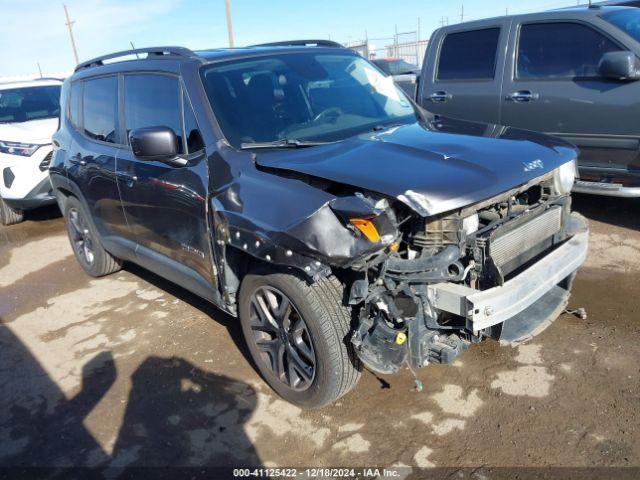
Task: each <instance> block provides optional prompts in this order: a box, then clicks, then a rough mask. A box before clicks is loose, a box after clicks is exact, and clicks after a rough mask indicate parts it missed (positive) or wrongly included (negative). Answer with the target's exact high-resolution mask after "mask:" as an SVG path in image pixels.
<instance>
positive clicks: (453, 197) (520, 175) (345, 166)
mask: <svg viewBox="0 0 640 480" xmlns="http://www.w3.org/2000/svg"><path fill="white" fill-rule="evenodd" d="M576 155H577V152H576V150H575V149H574V148H573V147H572V146H571V145H570V144H568V143H566V142H563V141H562V140H559V139H556V138H553V137H549V136H546V135H542V134H538V133H534V132H529V131H524V130H518V129H513V128H508V127H502V126H498V125H486V124H479V123H473V122H465V121H459V120H451V119H444V118H439V117H433V118H432V119H431V121H429V122H427V123H421V124H419V123H414V124H409V125H403V126H400V127H392V128H389V129H388V130H385V131H382V132H375V133H370V134H364V135H359V136H357V137H353V138H349V139H347V140H344V141H342V142H338V143H332V144H328V145H321V146H317V147H313V148H306V149H299V150H287V151H284V150H277V151H269V152H260V153H259V154H258V155H257V159H256V163H257V164H258V165H261V166H263V167H269V168H275V169H280V170H285V171H292V172H298V173H302V174H306V175H311V176H314V177H319V178H324V179H327V180H331V181H334V182H339V183H342V184H346V185H351V186H354V187H358V188H361V189H366V190H369V191H372V192H378V193H381V194H383V195H386V196H390V197H395V198H397V199H398V200H400V201H402V202H403V203H405V204H407V205H408V206H409V207H411V208H413V209H414V210H415V211H416V212H417V213H418V214H420V215H422V216H425V217H426V216H430V215H436V214H439V213H443V212H447V211H451V210H455V209H458V208H462V207H465V206H468V205H471V204H473V203H476V202H479V201H482V200H485V199H487V198H490V197H492V196H495V195H498V194H500V193H502V192H505V191H507V190H510V189H512V188H515V187H518V186H520V185H523V184H525V183H527V182H529V181H531V180H533V179H535V178H537V177H540V176H542V175H544V174H545V173H547V172H549V171H552V170H553V169H555V168H557V167H559V166H560V165H562V164H564V163H566V162H568V161H570V160H572V159H574V158H576Z"/></svg>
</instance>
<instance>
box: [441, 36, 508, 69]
mask: <svg viewBox="0 0 640 480" xmlns="http://www.w3.org/2000/svg"><path fill="white" fill-rule="evenodd" d="M499 38H500V29H499V28H486V29H484V30H473V31H470V32H460V33H450V34H449V35H447V36H446V37H445V39H444V42H442V48H441V49H440V60H439V62H438V76H437V79H438V80H440V81H442V80H493V78H494V76H495V73H496V56H497V52H498V40H499Z"/></svg>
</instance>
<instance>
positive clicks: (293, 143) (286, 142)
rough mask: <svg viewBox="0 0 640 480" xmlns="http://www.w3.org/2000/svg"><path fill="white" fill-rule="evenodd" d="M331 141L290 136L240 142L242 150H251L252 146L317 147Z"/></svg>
mask: <svg viewBox="0 0 640 480" xmlns="http://www.w3.org/2000/svg"><path fill="white" fill-rule="evenodd" d="M327 143H330V142H311V141H307V140H296V139H290V138H283V139H281V140H274V141H273V142H248V143H242V144H240V148H241V149H242V150H249V149H252V148H305V147H315V146H318V145H326V144H327Z"/></svg>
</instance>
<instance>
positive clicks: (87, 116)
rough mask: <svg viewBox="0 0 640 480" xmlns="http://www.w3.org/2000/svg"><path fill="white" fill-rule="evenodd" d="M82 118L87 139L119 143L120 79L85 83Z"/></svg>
mask: <svg viewBox="0 0 640 480" xmlns="http://www.w3.org/2000/svg"><path fill="white" fill-rule="evenodd" d="M82 117H83V128H84V133H85V135H86V136H87V137H89V138H91V139H93V140H98V141H101V142H107V143H118V79H117V77H115V76H112V77H102V78H94V79H90V80H85V81H84V88H83V102H82Z"/></svg>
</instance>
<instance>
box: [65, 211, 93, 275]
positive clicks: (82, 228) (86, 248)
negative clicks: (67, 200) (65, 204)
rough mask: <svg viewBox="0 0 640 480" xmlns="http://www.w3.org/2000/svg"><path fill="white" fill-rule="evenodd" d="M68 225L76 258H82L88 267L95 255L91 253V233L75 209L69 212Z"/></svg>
mask: <svg viewBox="0 0 640 480" xmlns="http://www.w3.org/2000/svg"><path fill="white" fill-rule="evenodd" d="M69 225H70V226H71V229H70V230H71V241H72V243H73V247H74V248H75V250H76V252H77V254H78V256H80V257H81V258H83V259H84V260H85V262H86V263H87V264H88V265H91V264H93V261H94V259H95V255H94V252H93V240H92V238H91V232H90V231H89V228H88V225H87V222H86V220H85V219H84V216H83V215H82V214H81V213H80V212H79V211H78V209H77V208H71V209H70V210H69Z"/></svg>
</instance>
